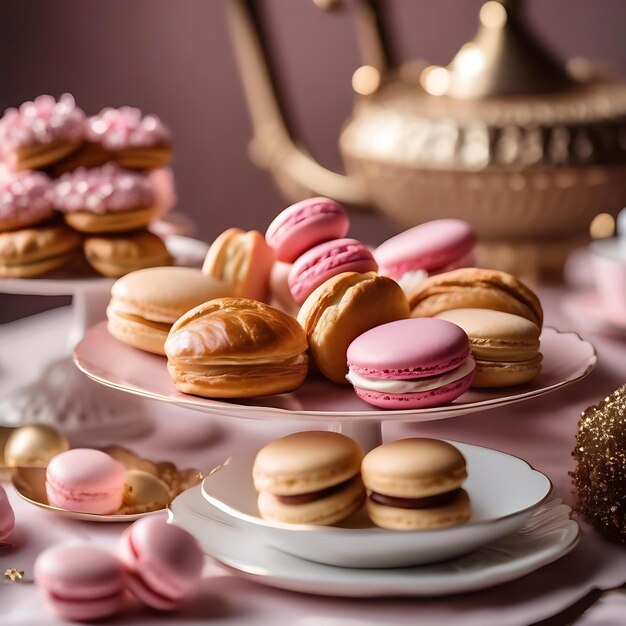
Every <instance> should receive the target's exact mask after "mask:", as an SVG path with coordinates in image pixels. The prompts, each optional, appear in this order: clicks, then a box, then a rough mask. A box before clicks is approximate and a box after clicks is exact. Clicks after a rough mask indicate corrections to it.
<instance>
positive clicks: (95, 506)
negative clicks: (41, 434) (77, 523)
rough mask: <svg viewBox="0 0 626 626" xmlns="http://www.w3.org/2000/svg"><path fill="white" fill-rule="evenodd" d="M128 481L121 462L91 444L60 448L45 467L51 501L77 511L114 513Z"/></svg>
mask: <svg viewBox="0 0 626 626" xmlns="http://www.w3.org/2000/svg"><path fill="white" fill-rule="evenodd" d="M125 481H126V470H125V469H124V466H123V465H122V464H121V463H119V462H118V461H116V460H115V459H114V458H113V457H110V456H109V455H108V454H105V453H104V452H101V451H100V450H91V449H89V448H75V449H73V450H67V451H66V452H61V454H57V456H55V457H54V458H53V459H52V460H51V461H50V463H48V467H47V469H46V493H47V494H48V502H49V503H50V504H52V505H53V506H58V507H60V508H62V509H66V510H68V511H76V512H78V513H97V514H102V515H106V514H109V513H115V511H117V510H118V509H119V508H120V506H121V505H122V497H123V495H124V483H125Z"/></svg>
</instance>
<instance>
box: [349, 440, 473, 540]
mask: <svg viewBox="0 0 626 626" xmlns="http://www.w3.org/2000/svg"><path fill="white" fill-rule="evenodd" d="M361 476H362V478H363V482H364V484H365V486H366V487H367V489H368V490H369V491H370V494H369V496H368V499H367V511H368V514H369V516H370V519H371V520H372V521H373V522H374V524H376V525H377V526H380V527H382V528H389V529H395V530H422V529H423V530H427V529H435V528H445V527H447V526H454V525H456V524H461V523H463V522H465V521H467V520H468V519H469V517H470V513H471V507H470V501H469V497H468V495H467V493H466V492H465V491H464V490H463V489H461V485H462V484H463V482H464V481H465V479H466V478H467V470H466V465H465V458H464V457H463V455H462V454H461V453H460V452H459V450H457V448H455V447H454V446H453V445H451V444H449V443H446V442H445V441H439V440H437V439H418V438H414V439H399V440H398V441H393V442H391V443H388V444H384V445H382V446H379V447H378V448H375V449H374V450H372V451H371V452H369V453H368V454H367V455H366V456H365V458H364V459H363V463H362V465H361Z"/></svg>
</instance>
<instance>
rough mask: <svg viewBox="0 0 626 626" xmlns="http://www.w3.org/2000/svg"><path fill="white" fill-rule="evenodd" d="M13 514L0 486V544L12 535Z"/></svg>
mask: <svg viewBox="0 0 626 626" xmlns="http://www.w3.org/2000/svg"><path fill="white" fill-rule="evenodd" d="M14 528H15V514H14V513H13V508H12V507H11V503H10V502H9V497H8V496H7V492H6V491H5V490H4V487H3V486H2V485H0V543H5V542H6V541H7V540H8V539H9V537H10V536H11V535H12V534H13V529H14Z"/></svg>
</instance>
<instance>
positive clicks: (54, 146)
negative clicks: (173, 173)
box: [0, 94, 174, 278]
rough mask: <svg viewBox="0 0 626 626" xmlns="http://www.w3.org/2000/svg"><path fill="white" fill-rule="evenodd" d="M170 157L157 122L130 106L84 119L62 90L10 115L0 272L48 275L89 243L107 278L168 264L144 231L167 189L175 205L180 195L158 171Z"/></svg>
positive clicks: (4, 147)
mask: <svg viewBox="0 0 626 626" xmlns="http://www.w3.org/2000/svg"><path fill="white" fill-rule="evenodd" d="M171 154H172V147H171V137H170V133H169V131H168V130H167V128H166V127H165V126H164V125H163V123H162V122H161V121H160V120H159V118H158V117H156V116H153V115H146V116H144V115H143V114H142V113H141V111H139V110H138V109H134V108H131V107H122V108H120V109H104V110H103V111H101V112H100V113H99V114H98V115H96V116H93V117H87V116H86V115H85V113H84V112H83V111H82V109H80V107H78V106H77V105H76V102H75V101H74V98H73V97H72V96H71V95H70V94H64V95H62V96H61V97H60V98H59V100H58V101H57V100H55V99H54V98H53V97H51V96H39V97H38V98H35V100H34V101H33V102H25V103H24V104H22V105H21V106H20V107H19V109H8V110H7V111H6V112H5V114H4V116H3V117H2V119H0V155H1V157H2V161H3V165H4V170H3V177H2V182H0V235H2V238H1V240H0V276H5V277H28V278H31V277H36V276H41V275H44V274H47V273H48V272H50V271H52V270H54V269H56V268H58V267H60V266H61V265H64V264H66V263H68V262H69V261H72V260H74V259H76V258H77V256H79V255H78V254H77V253H79V252H80V249H81V248H83V247H84V255H85V257H86V259H87V262H88V263H89V264H90V265H91V266H92V267H93V268H94V269H95V270H96V271H97V272H99V273H102V274H104V275H105V276H113V277H119V276H122V275H124V274H125V273H127V272H129V271H132V270H133V269H137V268H143V267H153V266H156V265H166V264H168V263H170V262H171V257H170V254H169V253H168V251H167V248H166V246H165V244H164V243H163V241H162V240H161V239H160V238H159V237H158V236H157V235H155V234H153V233H151V232H148V230H147V226H148V225H149V223H150V222H151V220H153V219H154V218H155V217H156V216H157V213H158V212H159V211H163V208H164V206H165V204H166V203H165V202H164V201H163V199H162V198H161V196H163V195H164V193H165V194H166V195H167V197H168V204H167V206H166V207H165V208H166V209H169V208H171V202H170V200H171V198H173V197H174V196H173V193H171V190H165V191H164V190H163V189H161V188H160V187H159V185H157V184H156V183H155V179H154V176H153V175H152V174H153V173H154V174H156V173H157V172H158V171H165V170H157V169H156V168H163V167H164V166H166V165H167V163H168V162H169V160H170V158H171ZM50 177H51V178H50ZM168 180H170V184H173V183H171V180H172V179H171V177H169V178H168ZM59 213H60V214H62V216H63V218H64V219H63V220H61V219H59V216H58V214H59ZM55 217H56V219H55ZM83 239H84V241H83Z"/></svg>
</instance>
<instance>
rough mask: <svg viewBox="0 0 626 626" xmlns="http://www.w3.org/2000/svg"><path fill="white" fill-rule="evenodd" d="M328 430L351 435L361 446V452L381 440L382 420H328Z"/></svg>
mask: <svg viewBox="0 0 626 626" xmlns="http://www.w3.org/2000/svg"><path fill="white" fill-rule="evenodd" d="M328 430H330V431H331V432H333V433H341V434H342V435H347V436H348V437H351V438H352V439H354V440H355V441H356V442H357V443H358V444H359V445H360V446H361V449H362V450H363V452H369V451H370V450H373V449H374V448H376V447H378V446H380V445H381V444H382V442H383V435H382V422H377V421H375V420H371V421H367V422H366V421H362V422H361V421H344V422H330V423H329V424H328Z"/></svg>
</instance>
